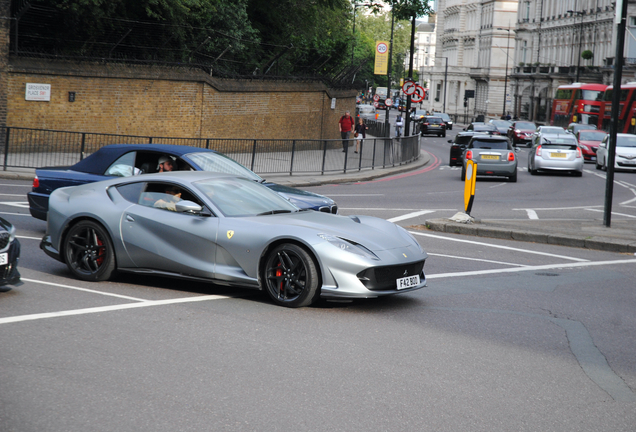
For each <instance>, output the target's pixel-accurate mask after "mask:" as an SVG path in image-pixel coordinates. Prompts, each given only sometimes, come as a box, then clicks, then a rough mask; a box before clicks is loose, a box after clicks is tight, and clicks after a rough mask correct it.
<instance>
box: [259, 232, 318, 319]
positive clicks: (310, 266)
mask: <svg viewBox="0 0 636 432" xmlns="http://www.w3.org/2000/svg"><path fill="white" fill-rule="evenodd" d="M264 272H265V274H264V277H263V283H264V284H265V290H266V291H267V294H269V296H270V298H271V299H272V300H273V301H274V303H276V304H278V305H280V306H285V307H303V306H309V305H310V304H312V303H313V302H314V301H315V300H316V299H317V298H318V295H319V292H320V290H319V289H318V286H319V280H318V279H319V278H318V268H317V265H316V261H315V260H314V258H313V257H312V256H311V255H310V254H309V252H307V251H306V250H305V249H303V248H302V247H300V246H298V245H295V244H292V243H286V244H282V245H279V246H277V247H276V248H274V249H273V250H272V251H271V252H270V253H269V255H268V257H267V261H266V262H265V270H264Z"/></svg>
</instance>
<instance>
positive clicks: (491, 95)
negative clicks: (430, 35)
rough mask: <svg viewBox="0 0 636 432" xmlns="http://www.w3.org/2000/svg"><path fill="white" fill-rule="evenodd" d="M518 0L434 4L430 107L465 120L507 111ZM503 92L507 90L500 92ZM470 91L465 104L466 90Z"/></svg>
mask: <svg viewBox="0 0 636 432" xmlns="http://www.w3.org/2000/svg"><path fill="white" fill-rule="evenodd" d="M517 6H518V0H478V1H475V0H439V1H438V2H437V11H436V12H437V27H436V30H437V46H436V59H435V66H434V68H433V70H432V71H430V73H429V79H430V86H429V87H430V89H431V91H430V97H429V99H430V101H429V102H430V106H431V109H432V110H434V111H443V110H445V111H446V112H447V113H449V114H452V115H457V116H459V117H460V118H462V117H464V118H465V119H466V120H467V121H469V120H470V119H472V118H475V117H478V116H483V117H484V119H487V118H495V117H496V118H498V117H500V116H501V115H502V114H503V113H504V104H505V105H506V106H505V111H510V110H511V108H512V106H511V102H510V100H506V99H505V97H504V93H507V94H509V95H510V81H509V80H510V77H509V76H508V75H509V74H508V72H507V70H506V64H508V67H509V68H512V66H513V61H512V56H513V53H514V51H515V39H514V38H515V36H514V26H515V23H516V20H517ZM504 89H505V90H506V91H505V92H504ZM467 90H468V91H469V94H470V93H471V92H474V98H469V99H468V100H467V103H466V106H464V96H465V95H466V94H467V93H466V91H467ZM509 107H510V108H509Z"/></svg>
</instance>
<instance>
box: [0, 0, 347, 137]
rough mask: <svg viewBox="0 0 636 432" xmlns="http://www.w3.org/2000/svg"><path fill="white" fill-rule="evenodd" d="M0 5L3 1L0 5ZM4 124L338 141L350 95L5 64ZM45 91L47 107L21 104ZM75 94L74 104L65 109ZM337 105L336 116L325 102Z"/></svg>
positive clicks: (171, 74) (52, 64)
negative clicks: (40, 87) (37, 88)
mask: <svg viewBox="0 0 636 432" xmlns="http://www.w3.org/2000/svg"><path fill="white" fill-rule="evenodd" d="M0 1H2V0H0ZM3 76H4V79H5V81H6V89H7V90H6V92H7V98H6V101H7V102H6V107H7V116H6V124H7V125H8V126H14V127H29V128H38V129H55V130H68V131H77V132H100V133H114V134H129V135H151V136H166V137H195V138H259V139H290V138H307V139H336V138H338V137H339V133H338V119H339V118H340V116H341V115H342V114H343V112H344V111H345V110H350V111H351V112H354V110H355V91H334V90H331V89H328V88H327V87H326V86H324V85H323V84H321V83H316V82H281V81H263V80H226V79H219V78H215V77H211V76H209V75H207V74H205V73H204V72H202V71H196V70H193V71H187V70H186V71H184V70H177V69H171V68H161V67H156V66H125V65H104V64H88V63H86V64H84V63H70V62H57V61H46V60H34V59H16V58H13V57H12V58H10V61H9V64H8V66H7V67H6V70H5V73H3ZM26 83H40V84H51V100H50V102H36V101H26V100H25V96H24V95H25V87H26ZM69 92H75V101H74V102H70V101H69ZM333 97H335V98H336V101H337V102H336V109H333V110H332V109H331V99H332V98H333Z"/></svg>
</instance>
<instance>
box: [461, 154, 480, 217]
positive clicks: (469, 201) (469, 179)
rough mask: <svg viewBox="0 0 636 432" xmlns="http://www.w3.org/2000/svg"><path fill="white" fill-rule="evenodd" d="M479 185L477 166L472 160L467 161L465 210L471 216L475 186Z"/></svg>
mask: <svg viewBox="0 0 636 432" xmlns="http://www.w3.org/2000/svg"><path fill="white" fill-rule="evenodd" d="M476 183H477V164H476V163H475V162H473V161H472V159H468V160H466V182H465V183H464V209H465V210H466V214H467V215H470V211H471V210H472V208H473V201H474V199H475V185H476Z"/></svg>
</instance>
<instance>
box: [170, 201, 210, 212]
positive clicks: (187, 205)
mask: <svg viewBox="0 0 636 432" xmlns="http://www.w3.org/2000/svg"><path fill="white" fill-rule="evenodd" d="M175 208H176V210H177V212H178V213H201V211H202V210H203V207H201V206H200V205H199V204H197V203H195V202H194V201H188V200H183V201H179V202H177V203H176V205H175Z"/></svg>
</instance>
